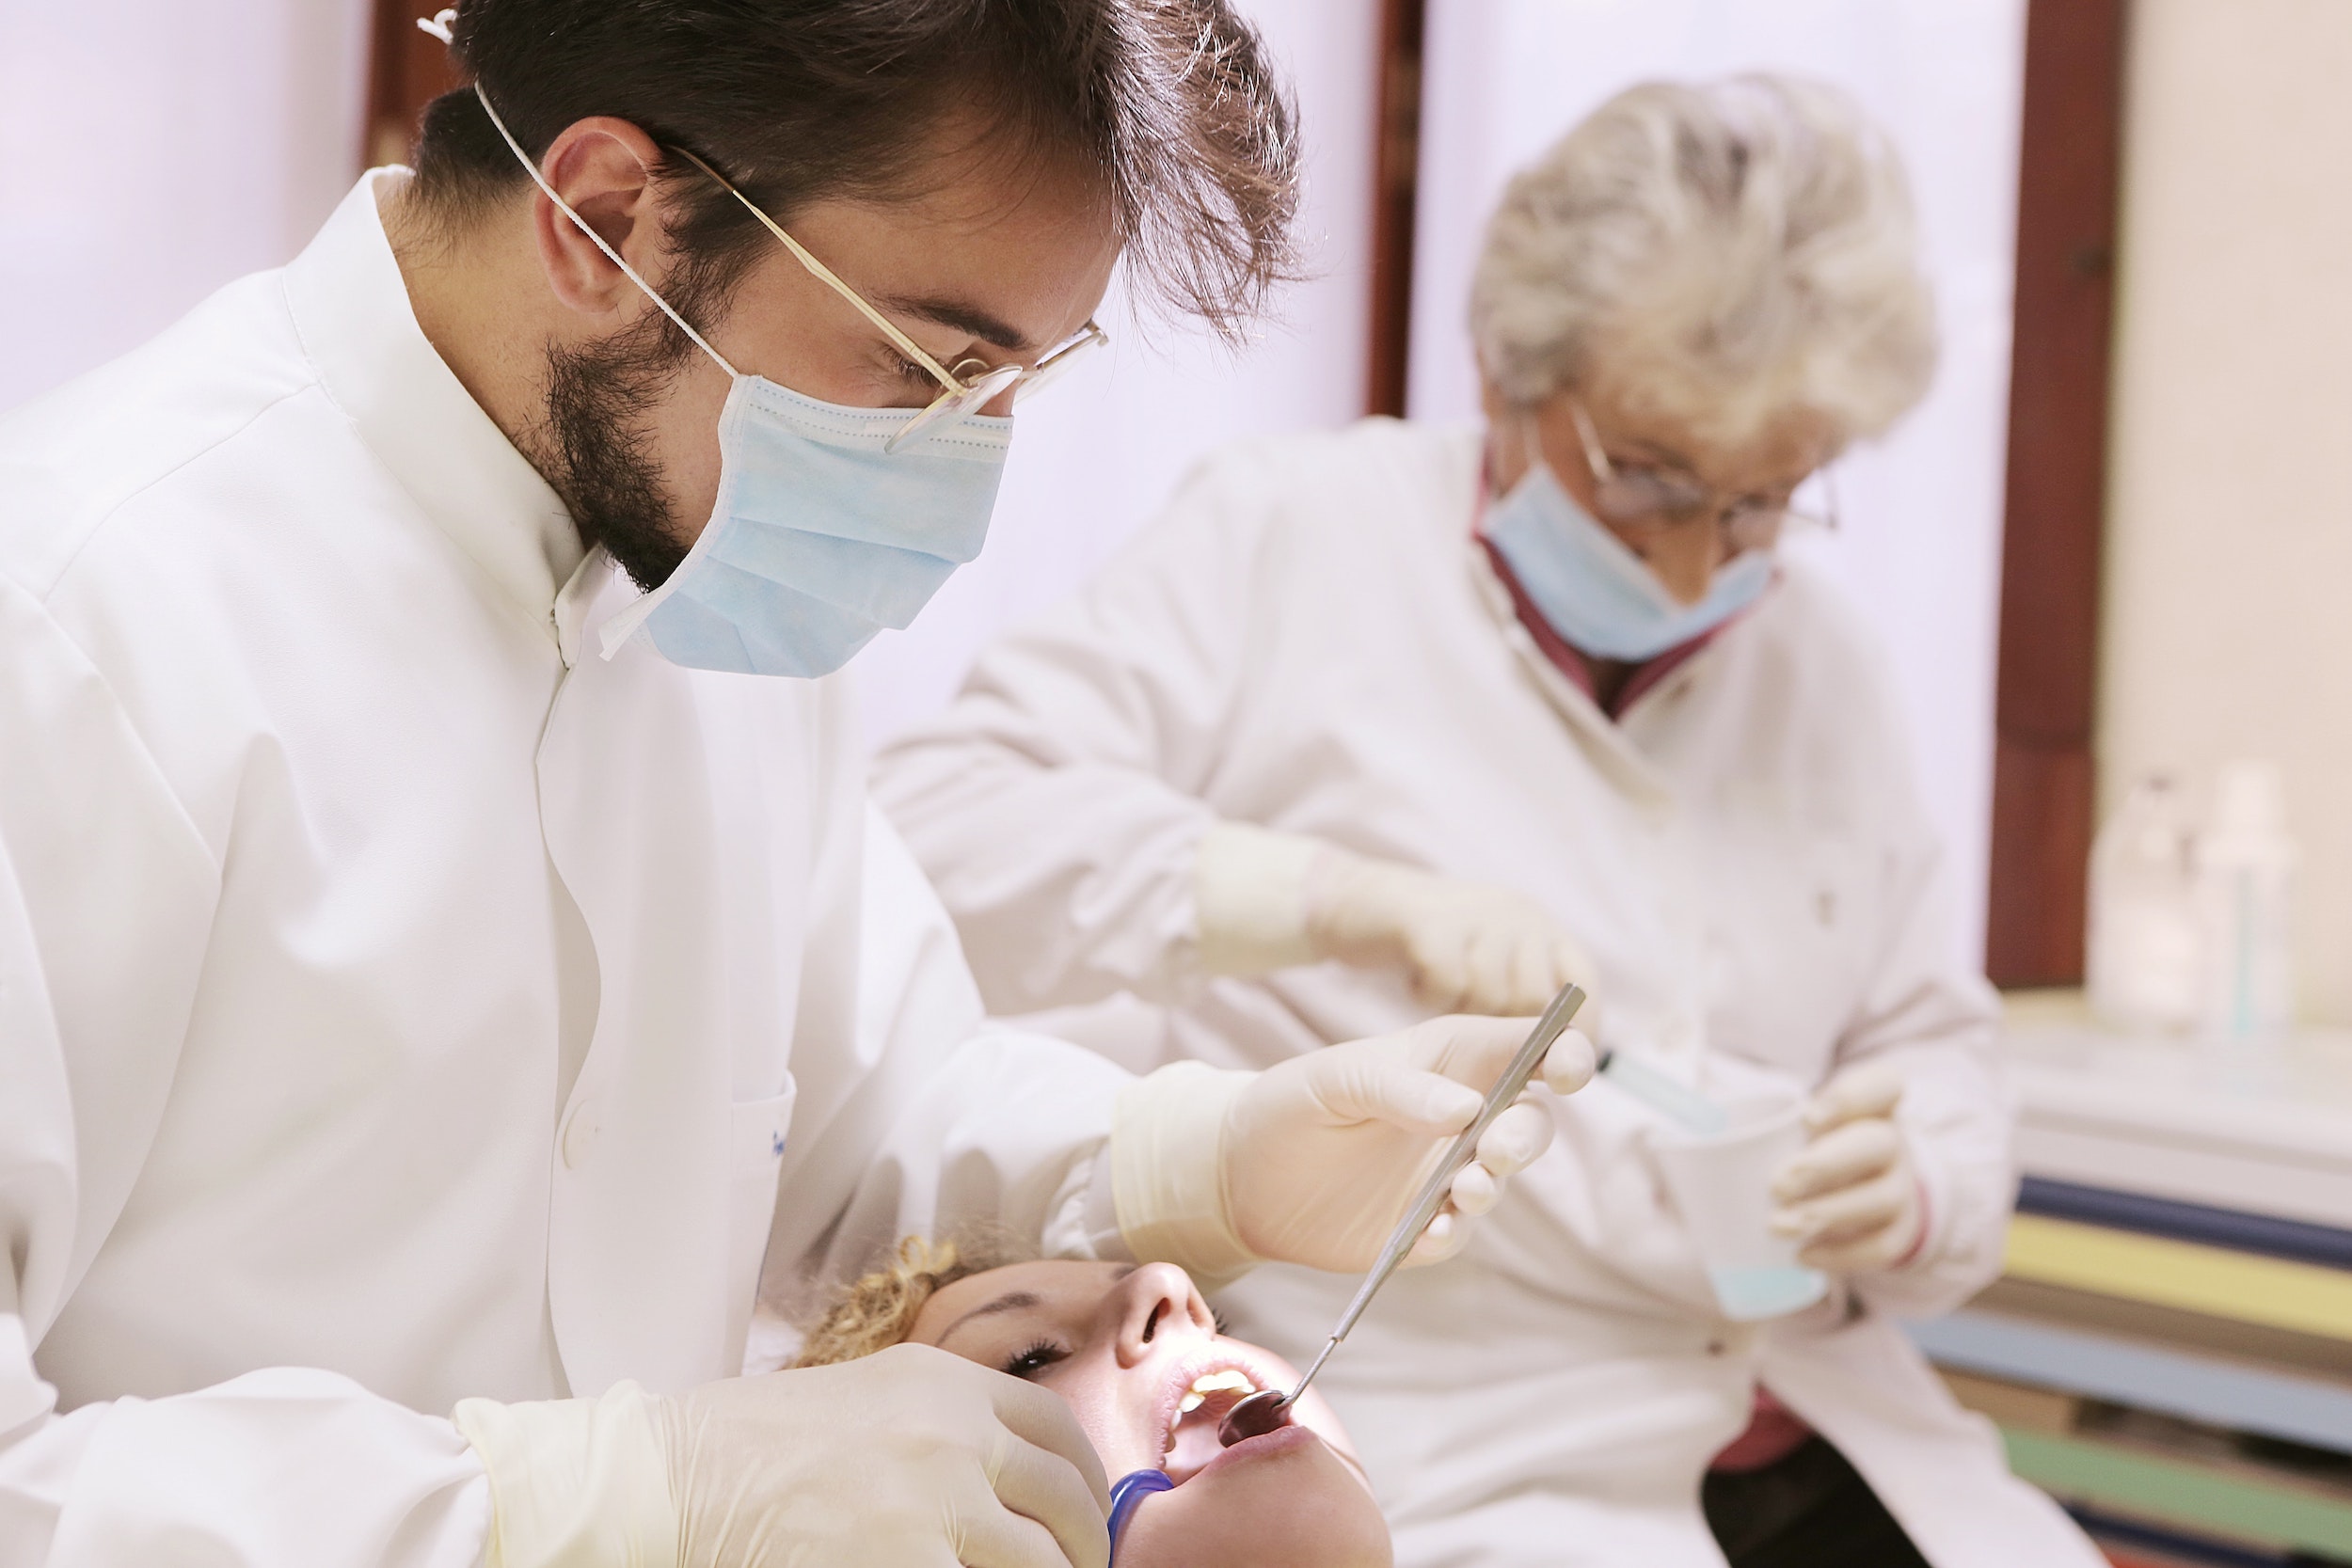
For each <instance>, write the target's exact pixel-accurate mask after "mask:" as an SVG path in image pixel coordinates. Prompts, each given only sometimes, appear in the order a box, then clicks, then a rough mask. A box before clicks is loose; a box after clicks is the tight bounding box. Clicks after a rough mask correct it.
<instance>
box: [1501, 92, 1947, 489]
mask: <svg viewBox="0 0 2352 1568" xmlns="http://www.w3.org/2000/svg"><path fill="white" fill-rule="evenodd" d="M1470 331H1471V335H1472V337H1473V339H1474V340H1475V341H1476V343H1477V346H1478V353H1479V360H1480V365H1481V368H1482V369H1483V371H1484V372H1485V374H1486V378H1487V380H1488V382H1489V383H1490V384H1491V385H1492V387H1493V388H1494V390H1495V392H1496V393H1498V394H1499V395H1500V396H1501V397H1502V400H1503V402H1504V403H1506V404H1509V405H1511V406H1513V407H1519V408H1530V407H1534V406H1535V405H1537V404H1541V403H1543V402H1545V401H1546V400H1547V399H1549V397H1551V396H1552V394H1554V393H1555V392H1558V391H1561V390H1563V389H1565V388H1587V389H1589V388H1592V387H1594V386H1595V385H1597V384H1600V383H1606V384H1607V385H1609V386H1610V388H1612V390H1613V392H1614V393H1615V394H1616V395H1617V396H1618V397H1619V398H1621V399H1622V400H1624V401H1625V402H1626V403H1627V404H1629V405H1630V406H1634V407H1638V408H1641V409H1642V410H1644V411H1654V412H1657V413H1661V414H1664V415H1666V416H1668V417H1670V418H1672V419H1674V420H1677V422H1679V423H1681V424H1683V425H1685V426H1686V427H1688V428H1690V429H1691V430H1692V432H1693V433H1694V434H1695V435H1696V436H1697V437H1698V438H1700V439H1704V440H1709V441H1714V442H1719V443H1723V444H1725V445H1732V446H1737V445H1740V444H1744V443H1745V442H1747V441H1750V440H1753V439H1755V438H1756V437H1757V436H1761V435H1763V434H1764V433H1765V432H1766V431H1767V430H1769V429H1770V428H1772V426H1773V425H1774V423H1775V422H1776V421H1778V420H1783V419H1785V418H1787V417H1788V416H1790V415H1792V414H1804V415H1810V416H1812V417H1814V418H1817V419H1820V420H1824V421H1826V422H1827V424H1828V425H1829V426H1830V428H1831V430H1832V432H1833V433H1834V434H1835V436H1836V439H1837V440H1838V441H1839V442H1840V443H1842V442H1844V441H1847V440H1851V439H1853V438H1856V437H1860V436H1875V435H1878V434H1879V433H1881V432H1882V431H1883V430H1885V429H1886V427H1888V426H1889V425H1891V424H1893V423H1894V422H1895V420H1897V419H1899V418H1900V417H1901V415H1902V414H1903V413H1904V411H1905V410H1907V409H1909V408H1910V407H1911V405H1912V404H1915V403H1916V402H1917V401H1918V400H1919V398H1920V396H1921V394H1922V393H1924V392H1925V391H1926V390H1927V386H1928V382H1929V379H1930V377H1931V375H1932V374H1933V372H1934V368H1935V354H1936V341H1935V312H1934V301H1933V299H1932V297H1931V293H1930V290H1929V286H1928V282H1927V279H1926V277H1925V276H1924V275H1923V274H1922V273H1921V271H1920V267H1919V262H1918V257H1917V245H1916V242H1915V231H1914V225H1913V219H1912V209H1911V198H1910V192H1909V188H1908V186H1907V184H1906V182H1905V181H1904V178H1903V171H1902V166H1901V164H1900V162H1899V160H1898V158H1897V156H1896V153H1895V151H1894V149H1893V148H1892V146H1891V145H1890V144H1889V143H1888V141H1887V139H1886V137H1885V136H1884V135H1883V133H1881V132H1880V131H1879V130H1878V128H1877V127H1876V126H1874V125H1872V124H1871V123H1870V121H1869V120H1868V119H1867V118H1866V117H1865V116H1864V115H1863V113H1862V111H1861V110H1860V108H1859V107H1858V106H1857V105H1856V104H1855V103H1853V102H1852V100H1851V99H1850V98H1848V97H1847V96H1846V95H1845V94H1844V93H1843V92H1840V91H1839V90H1837V89H1836V88H1835V87H1828V86H1825V85H1823V84H1820V83H1818V82H1810V81H1806V80H1804V79H1802V78H1798V77H1792V76H1782V75H1770V74H1756V75H1745V76H1735V77H1730V78H1727V79H1725V80H1723V81H1717V82H1708V83H1700V84H1683V83H1673V82H1652V83H1646V84H1644V85H1642V86H1639V87H1630V88H1629V89H1627V90H1626V91H1624V92H1621V93H1619V94H1618V95H1617V96H1616V97H1614V98H1613V99H1611V100H1610V101H1609V102H1608V103H1604V104H1602V105H1601V106H1600V107H1599V108H1598V109H1597V110H1595V111H1594V112H1593V114H1592V115H1591V116H1590V117H1589V118H1588V119H1585V120H1584V121H1583V123H1581V124H1580V125H1578V126H1577V127H1576V128H1575V129H1574V130H1572V131H1570V132H1569V133H1568V134H1567V135H1565V136H1564V137H1563V138H1561V140H1560V141H1559V142H1558V143H1556V144H1555V145H1554V146H1553V147H1552V148H1551V150H1549V152H1547V153H1546V154H1545V155H1544V156H1543V157H1542V158H1541V159H1540V160H1539V161H1538V162H1536V163H1535V164H1534V165H1533V166H1530V167H1528V168H1526V169H1524V170H1522V171H1520V173H1519V174H1518V176H1517V177H1516V178H1515V179H1514V180H1513V181H1512V182H1511V184H1510V186H1509V188H1508V190H1507V191H1506V192H1505V193H1504V195H1503V198H1502V206H1501V207H1500V208H1499V209H1498V210H1497V211H1496V213H1495V215H1494V218H1493V221H1492V223H1491V224H1490V226H1489V227H1488V230H1487V233H1486V250H1485V252H1484V254H1483V255H1482V256H1481V258H1480V260H1479V263H1478V270H1477V274H1476V277H1475V279H1474V281H1473V283H1472V286H1471V291H1470Z"/></svg>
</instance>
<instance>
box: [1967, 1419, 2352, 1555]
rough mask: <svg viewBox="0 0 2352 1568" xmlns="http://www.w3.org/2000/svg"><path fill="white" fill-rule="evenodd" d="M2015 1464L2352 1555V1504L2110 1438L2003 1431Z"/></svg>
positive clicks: (2062, 1483) (2053, 1487)
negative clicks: (2121, 1445) (2114, 1443)
mask: <svg viewBox="0 0 2352 1568" xmlns="http://www.w3.org/2000/svg"><path fill="white" fill-rule="evenodd" d="M2001 1438H2002V1440H2003V1441H2004V1442H2005V1443H2007V1444H2008V1445H2009V1465H2010V1469H2012V1470H2014V1471H2016V1472H2017V1474H2018V1475H2020V1476H2022V1477H2024V1478H2025V1479H2026V1480H2027V1481H2032V1482H2033V1483H2034V1484H2035V1485H2036V1486H2039V1487H2041V1488H2042V1490H2044V1491H2046V1492H2050V1493H2054V1494H2056V1495H2057V1496H2058V1497H2064V1498H2071V1499H2074V1500H2075V1501H2078V1502H2086V1503H2093V1504H2097V1505H2099V1506H2102V1507H2106V1508H2112V1509H2116V1510H2119V1511H2122V1512H2124V1513H2141V1514H2148V1515H2153V1517H2155V1518H2159V1519H2163V1520H2167V1521H2169V1522H2171V1523H2174V1524H2181V1525H2187V1526H2190V1527H2192V1528H2204V1529H2209V1530H2218V1531H2221V1532H2224V1533H2226V1534H2230V1535H2235V1536H2239V1537H2242V1538H2245V1539H2248V1540H2251V1541H2257V1542H2261V1543H2263V1544H2275V1545H2280V1546H2288V1547H2301V1548H2303V1549H2305V1550H2308V1551H2323V1552H2334V1553H2339V1554H2343V1553H2352V1502H2336V1501H2333V1500H2332V1499H2329V1498H2326V1497H2312V1495H2311V1494H2309V1493H2307V1492H2298V1491H2290V1490H2288V1489H2287V1488H2285V1487H2280V1486H2268V1485H2265V1484H2264V1483H2263V1482H2261V1481H2253V1480H2249V1479H2248V1478H2245V1477H2242V1476H2232V1475H2220V1474H2217V1473H2215V1472H2214V1471H2212V1470H2207V1469H2202V1468H2201V1467H2199V1466H2197V1465H2183V1464H2179V1463H2176V1462H2174V1461H2172V1460H2169V1459H2154V1458H2151V1457H2149V1456H2148V1455H2146V1454H2140V1453H2134V1452H2131V1451H2130V1450H2128V1449H2117V1448H2111V1447H2109V1446H2107V1445H2106V1444H2104V1443H2086V1442H2082V1441H2080V1440H2078V1439H2076V1438H2072V1437H2053V1436H2050V1435H2048V1434H2046V1433H2038V1432H2017V1431H2013V1430H2011V1429H2010V1428H2008V1427H2003V1428H2002V1429H2001Z"/></svg>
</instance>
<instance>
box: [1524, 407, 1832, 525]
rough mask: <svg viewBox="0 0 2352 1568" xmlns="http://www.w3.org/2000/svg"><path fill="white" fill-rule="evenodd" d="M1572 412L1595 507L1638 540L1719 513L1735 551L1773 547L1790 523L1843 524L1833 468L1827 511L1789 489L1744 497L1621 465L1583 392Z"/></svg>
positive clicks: (1825, 480)
mask: <svg viewBox="0 0 2352 1568" xmlns="http://www.w3.org/2000/svg"><path fill="white" fill-rule="evenodd" d="M1568 413H1569V415H1570V416H1571V417H1572V418H1573V419H1574V420H1576V434H1577V437H1578V439H1579V440H1581V442H1582V443H1583V445H1584V461H1585V464H1586V465H1587V466H1588V467H1590V468H1591V469H1592V473H1593V510H1594V511H1596V512H1597V513H1599V514H1600V516H1601V520H1602V521H1603V522H1605V523H1607V524H1608V525H1609V526H1610V527H1612V528H1613V529H1615V530H1617V531H1619V532H1620V533H1622V534H1625V535H1627V536H1628V537H1629V539H1630V540H1631V541H1632V542H1634V543H1637V544H1644V545H1646V544H1650V543H1653V542H1655V541H1656V540H1658V539H1659V538H1660V537H1661V536H1663V535H1664V534H1667V533H1669V532H1672V531H1675V530H1677V529H1681V528H1687V527H1690V526H1691V525H1692V524H1694V523H1698V522H1702V521H1704V520H1706V519H1708V518H1710V517H1711V518H1713V519H1714V520H1715V523H1716V526H1717V527H1718V528H1719V529H1721V530H1722V531H1723V538H1724V546H1725V549H1726V551H1727V553H1729V554H1731V555H1740V554H1743V553H1745V552H1746V551H1749V550H1768V549H1771V548H1772V546H1773V545H1775V544H1776V543H1778V542H1779V540H1780V536H1781V533H1782V531H1784V530H1786V529H1787V528H1788V526H1789V525H1790V524H1792V523H1793V524H1795V525H1796V526H1798V527H1800V528H1804V527H1808V526H1810V527H1818V528H1836V526H1837V495H1836V490H1835V489H1834V488H1832V487H1830V484H1829V477H1828V470H1827V469H1823V470H1821V476H1822V485H1823V491H1822V495H1823V499H1824V501H1825V502H1826V505H1825V506H1824V507H1823V508H1822V510H1820V512H1814V511H1811V510H1800V509H1798V508H1795V507H1792V506H1790V505H1789V504H1788V500H1789V498H1788V496H1786V495H1755V494H1746V495H1742V494H1740V493H1737V492H1734V491H1729V490H1723V489H1719V488H1717V487H1716V486H1714V485H1711V484H1708V483H1706V482H1705V481H1704V480H1702V479H1700V478H1699V477H1698V476H1697V475H1696V474H1693V473H1691V472H1689V471H1687V470H1685V469H1681V468H1674V467H1665V466H1663V465H1659V466H1637V465H1634V464H1630V463H1614V462H1612V461H1611V460H1610V456H1609V453H1608V451H1607V450H1606V449H1604V448H1603V447H1602V446H1601V444H1600V433H1599V432H1598V431H1597V430H1595V429H1594V428H1593V420H1592V416H1591V415H1589V414H1587V413H1586V412H1585V411H1584V404H1582V403H1581V402H1579V401H1578V400H1577V399H1575V398H1570V399H1569V400H1568Z"/></svg>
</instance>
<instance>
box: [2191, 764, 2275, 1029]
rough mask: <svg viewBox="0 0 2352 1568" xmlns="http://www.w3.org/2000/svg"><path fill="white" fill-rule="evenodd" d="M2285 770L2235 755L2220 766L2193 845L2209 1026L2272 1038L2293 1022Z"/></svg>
mask: <svg viewBox="0 0 2352 1568" xmlns="http://www.w3.org/2000/svg"><path fill="white" fill-rule="evenodd" d="M2299 858H2300V855H2299V852H2298V851H2297V849H2296V844H2295V840H2294V839H2293V838H2292V837H2291V836H2289V834H2288V832H2287V825H2286V801H2285V798H2284V791H2283V790H2282V789H2281V788H2280V782H2279V770H2278V768H2276V767H2274V766H2273V765H2271V764H2269V763H2266V762H2233V763H2231V764H2230V765H2229V766H2227V767H2226V768H2223V769H2222V770H2221V779H2220V784H2219V786H2218V787H2217V789H2216V791H2215V794H2214V809H2213V816H2212V820H2211V824H2210V826H2209V827H2208V828H2207V829H2206V831H2205V832H2204V833H2203V834H2201V836H2200V838H2199V840H2198V845H2197V883H2198V888H2197V893H2198V907H2199V911H2200V913H2201V916H2202V919H2201V927H2202V929H2203V933H2204V948H2205V964H2204V971H2205V983H2204V1008H2203V1012H2204V1033H2205V1035H2206V1036H2207V1037H2209V1038H2212V1039H2216V1040H2225V1041H2244V1040H2268V1039H2276V1038H2278V1037H2280V1036H2281V1035H2284V1034H2285V1033H2286V1032H2287V1031H2288V1030H2289V1029H2290V1028H2292V1027H2293V1026H2294V1023H2295V921H2294V909H2293V903H2294V896H2295V868H2296V861H2297V860H2298V859H2299Z"/></svg>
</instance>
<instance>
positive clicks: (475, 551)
mask: <svg viewBox="0 0 2352 1568" xmlns="http://www.w3.org/2000/svg"><path fill="white" fill-rule="evenodd" d="M408 178H409V174H408V171H407V170H405V169H403V168H379V169H372V170H370V171H369V172H368V173H366V174H363V175H361V176H360V177H359V182H358V184H357V185H355V186H354V187H352V190H351V194H350V195H348V196H346V197H344V198H343V200H342V205H341V206H339V207H337V208H336V209H335V212H334V215H333V216H331V217H329V218H328V219H327V220H326V227H325V228H323V229H321V230H319V231H318V234H317V235H316V237H314V238H313V239H312V240H311V241H310V245H308V246H306V247H305V248H304V250H303V252H302V254H301V255H299V256H297V257H295V258H294V261H293V263H292V264H290V265H289V266H288V267H287V268H286V270H285V273H284V279H285V290H286V303H287V306H288V308H289V309H291V310H292V311H293V313H294V327H295V330H296V331H297V332H299V333H300V334H301V337H302V342H303V347H304V349H305V351H306V352H307V353H308V354H309V356H310V362H311V364H312V366H313V367H314V368H315V369H316V370H317V372H318V375H319V380H320V382H321V383H322V385H324V386H325V388H326V392H327V395H328V396H329V397H331V398H333V399H334V400H335V403H336V404H337V405H338V406H339V407H341V408H342V410H343V412H344V413H345V414H347V415H348V416H350V419H351V421H352V423H353V425H354V426H355V427H356V428H357V429H358V433H359V437H360V439H361V440H363V441H365V442H366V443H367V445H368V448H369V450H370V451H373V452H374V453H375V455H376V457H377V458H378V459H379V460H380V461H382V463H383V464H384V466H385V467H386V468H388V469H389V470H390V472H391V474H392V477H393V478H394V479H395V480H396V481H397V482H398V483H400V485H401V487H402V488H403V489H405V491H407V493H408V495H409V496H410V497H411V498H412V499H414V500H415V501H416V502H417V504H418V505H419V506H421V507H422V508H423V509H424V511H425V512H426V513H427V514H428V515H431V516H432V518H433V520H434V521H435V522H436V523H437V524H438V525H440V527H441V529H442V530H443V531H445V532H447V533H448V535H449V536H450V538H451V540H452V541H453V542H454V543H455V544H456V546H457V547H458V548H459V549H460V550H462V551H464V552H465V554H466V556H467V557H468V558H469V560H471V561H472V562H474V564H475V565H476V566H478V567H479V568H481V570H482V571H483V573H484V574H485V576H487V577H488V578H490V580H491V581H492V582H493V583H494V584H496V585H497V587H498V589H499V590H500V591H501V593H503V594H506V595H507V596H508V597H510V598H511V599H513V600H514V601H515V602H516V604H517V605H519V606H520V607H521V608H522V609H523V610H524V611H525V612H526V613H527V614H529V615H530V617H531V618H532V621H533V622H534V623H535V624H536V625H538V626H540V627H541V628H542V629H543V630H545V631H546V633H547V635H548V638H549V640H550V641H554V640H555V639H556V638H557V627H556V624H555V602H556V594H557V589H558V587H559V586H560V585H563V584H564V583H565V582H566V581H567V580H570V579H573V578H575V577H576V576H579V575H580V573H581V569H582V564H583V563H582V556H583V555H584V553H585V552H584V551H583V549H582V547H581V545H580V531H579V530H578V529H577V528H576V527H575V526H574V525H573V522H572V519H571V515H570V514H569V513H568V512H566V511H565V510H564V503H563V501H562V500H560V499H558V498H557V496H556V494H555V492H554V491H553V490H552V489H550V488H548V483H547V481H546V480H544V479H542V478H541V477H540V475H539V471H538V470H537V469H536V468H534V467H532V466H531V463H530V462H529V460H528V459H526V458H525V457H524V456H523V454H522V453H521V452H519V451H516V450H515V447H514V444H513V443H512V442H510V441H509V440H507V438H506V436H505V434H504V433H503V432H501V430H500V429H499V427H498V425H497V424H496V423H495V422H493V421H492V420H491V419H490V417H489V415H488V414H486V413H485V412H484V411H483V409H482V405H481V404H478V403H476V402H474V400H473V397H472V395H471V394H470V393H469V392H468V391H467V390H466V388H465V386H464V384H463V383H461V382H460V381H459V380H458V379H457V377H456V375H455V374H454V373H453V372H452V371H451V370H450V368H449V366H448V365H447V364H446V363H445V362H444V361H443V360H442V358H441V356H440V355H439V354H438V353H437V352H435V350H434V347H433V344H432V343H431V342H430V341H428V340H427V339H426V338H425V335H424V332H423V329H422V328H421V327H420V326H418V325H417V318H416V313H415V311H414V310H413V309H410V307H409V302H408V290H407V286H406V284H405V282H403V280H402V278H401V276H400V263H399V262H398V261H396V260H395V259H394V258H393V256H392V247H391V242H390V241H389V239H387V238H386V236H385V233H384V223H383V218H382V216H381V215H380V214H379V212H378V210H377V205H376V204H377V202H378V200H379V199H381V198H386V197H389V195H391V194H392V193H393V192H394V191H396V190H398V189H399V188H400V185H401V183H402V182H405V181H406V180H407V179H408Z"/></svg>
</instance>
